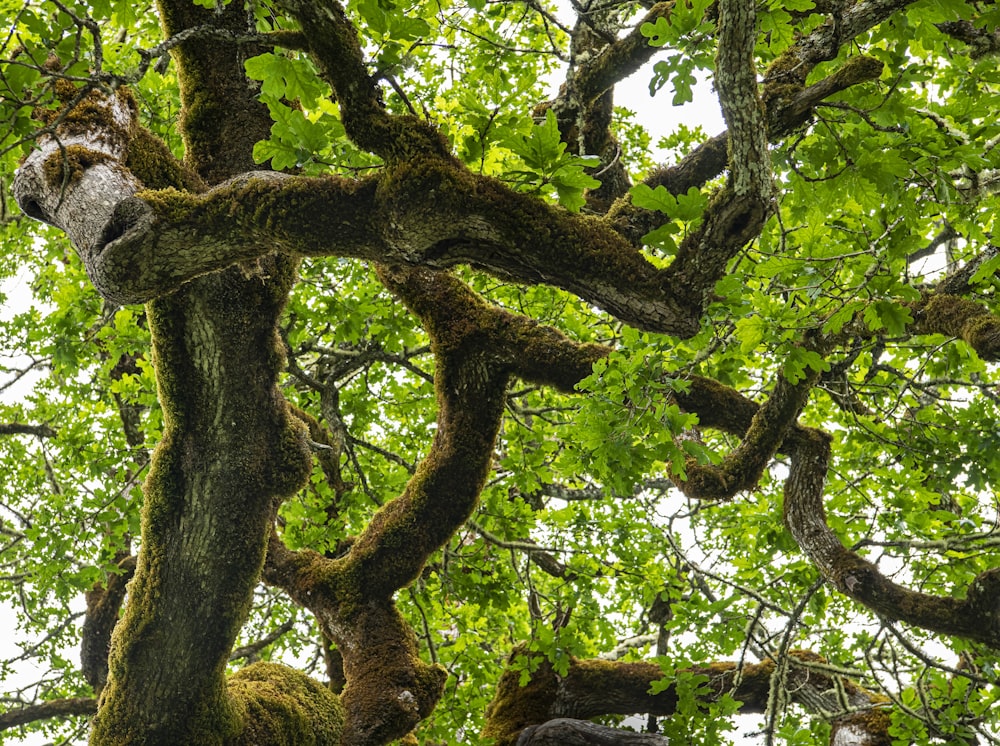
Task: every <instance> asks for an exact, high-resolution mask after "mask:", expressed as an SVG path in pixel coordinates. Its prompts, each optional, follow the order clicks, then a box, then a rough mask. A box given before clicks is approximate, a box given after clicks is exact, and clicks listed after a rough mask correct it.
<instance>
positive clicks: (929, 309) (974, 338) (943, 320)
mask: <svg viewBox="0 0 1000 746" xmlns="http://www.w3.org/2000/svg"><path fill="white" fill-rule="evenodd" d="M916 317H917V321H918V323H919V326H920V330H921V331H923V332H925V333H937V334H947V335H949V336H953V337H958V338H959V339H961V340H963V341H965V342H966V343H967V344H968V345H969V346H970V347H972V348H973V349H974V350H975V351H976V353H977V354H978V355H979V356H980V357H982V358H983V359H984V360H990V361H993V360H997V359H1000V319H998V318H997V317H996V316H994V315H993V314H991V313H990V312H989V311H988V310H987V309H985V308H984V307H983V306H981V305H980V304H978V303H976V302H975V301H971V300H966V299H965V298H960V297H958V296H956V295H933V296H931V297H930V298H929V299H928V300H927V301H926V302H925V303H924V305H923V307H922V308H920V307H918V308H917V315H916Z"/></svg>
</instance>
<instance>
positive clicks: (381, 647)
mask: <svg viewBox="0 0 1000 746" xmlns="http://www.w3.org/2000/svg"><path fill="white" fill-rule="evenodd" d="M378 272H379V277H380V278H381V280H382V281H383V283H384V284H385V285H386V286H387V287H388V288H389V289H390V290H391V291H392V292H393V293H394V294H395V295H397V296H398V297H399V298H400V299H402V300H403V301H404V303H406V305H407V306H408V307H409V309H410V310H411V311H412V312H413V313H414V314H415V315H416V316H417V317H418V318H420V320H421V322H422V324H423V325H424V328H425V329H426V330H427V333H428V335H429V336H430V338H431V349H432V351H433V353H434V355H435V359H436V372H435V389H436V393H437V406H438V421H437V430H436V432H435V435H434V439H433V442H432V444H431V447H430V450H429V452H428V454H427V456H426V457H425V458H424V459H423V460H422V461H421V463H420V465H419V466H418V467H417V470H416V472H415V473H414V475H413V477H412V478H411V479H410V482H409V483H408V484H407V486H406V488H405V490H404V491H403V494H402V495H400V496H399V497H397V498H396V499H394V500H392V501H390V502H388V503H387V504H386V505H385V506H384V507H383V508H382V509H381V510H379V511H378V512H377V513H376V514H375V516H374V517H373V518H372V520H371V521H370V522H369V524H368V526H367V527H366V528H365V530H364V532H362V534H361V535H360V536H359V537H358V538H357V539H356V540H355V541H354V542H353V543H352V545H351V548H350V551H349V552H348V553H347V554H346V555H345V556H343V557H341V558H338V559H336V560H330V559H327V558H325V557H322V556H321V555H318V554H316V553H313V552H306V551H302V552H291V551H289V550H288V549H287V548H286V547H285V546H284V545H283V544H282V543H281V541H280V539H279V538H278V537H277V536H273V537H272V540H271V545H270V548H269V553H268V561H267V565H266V568H265V578H266V579H267V581H268V582H270V583H273V584H275V585H278V586H280V587H282V588H284V589H285V590H286V591H287V592H288V593H289V594H290V595H291V596H292V597H293V598H294V599H295V600H296V601H298V602H299V603H301V604H303V605H304V606H306V607H307V608H309V609H311V610H312V611H313V613H314V614H315V615H316V617H317V618H318V619H319V620H320V622H321V624H322V625H323V627H324V632H325V633H326V634H327V635H328V636H329V637H330V639H332V640H333V641H334V642H335V643H336V644H337V647H338V649H339V650H340V651H341V654H342V656H343V662H344V673H345V676H346V679H347V685H346V687H345V689H344V694H343V702H344V705H345V707H346V709H347V728H346V735H345V737H344V743H345V744H380V743H387V742H388V741H391V740H393V739H394V738H399V737H401V736H403V735H405V734H406V733H407V732H409V731H410V730H411V729H412V728H413V727H414V726H415V725H416V723H417V722H418V721H419V719H420V718H422V717H424V716H426V715H427V714H428V713H429V712H430V711H431V710H432V709H433V707H434V704H435V703H436V702H437V699H438V697H439V696H440V694H441V688H442V686H443V684H444V678H445V674H444V672H443V670H441V669H440V668H439V667H436V666H427V665H425V664H423V663H422V662H421V661H420V659H419V657H418V655H417V646H416V639H415V637H414V635H413V632H412V630H411V629H410V628H409V627H408V626H407V624H406V623H405V621H404V620H403V619H402V617H401V616H400V615H399V612H398V611H397V610H396V608H395V605H394V604H393V602H392V595H393V594H394V593H395V591H397V590H398V589H400V588H402V587H404V586H406V585H407V584H409V583H410V582H412V581H413V580H414V579H415V578H416V577H417V575H418V574H419V573H420V571H421V570H422V569H423V567H424V564H425V563H426V561H427V559H428V558H429V557H430V555H431V554H432V553H433V552H435V551H437V549H438V548H440V547H441V546H442V545H443V544H444V543H445V542H447V541H448V539H449V538H450V537H451V536H452V535H453V534H454V532H455V531H457V530H458V529H459V528H460V527H461V526H462V525H463V524H464V523H465V521H466V520H468V518H469V516H470V515H471V514H472V511H473V510H474V509H475V506H476V504H477V502H478V499H479V493H480V491H481V489H482V487H483V485H484V483H485V480H486V477H487V474H488V471H489V468H490V465H491V462H492V458H493V446H494V439H495V437H496V432H497V430H498V428H499V424H500V418H501V416H502V414H503V410H504V405H505V401H506V389H507V382H508V379H509V378H510V377H511V376H512V375H518V376H522V377H524V378H528V379H530V380H533V381H536V382H539V383H543V384H545V385H552V386H556V387H559V388H562V389H570V388H571V387H572V385H573V383H575V382H576V381H577V380H579V379H580V378H581V377H583V376H585V375H586V374H587V373H588V372H589V370H590V368H591V365H592V364H593V362H594V361H595V360H597V359H599V358H600V357H603V356H604V355H606V354H607V352H608V350H607V348H604V347H601V346H599V345H579V344H575V343H573V342H571V341H570V340H568V339H566V338H565V337H564V336H563V335H562V334H560V333H559V332H557V331H555V330H553V329H550V328H547V327H543V326H540V325H539V324H537V323H536V322H535V321H533V320H531V319H528V318H525V317H521V316H516V315H514V314H510V313H508V312H506V311H504V310H502V309H500V308H497V307H494V306H490V305H488V304H487V303H485V302H484V301H482V300H481V299H480V298H479V297H478V296H477V295H475V294H474V293H473V292H472V291H471V290H470V289H469V288H468V287H467V286H466V285H464V284H463V283H461V282H459V281H458V280H457V279H456V278H454V277H452V276H450V275H448V274H445V273H441V272H435V271H432V270H428V269H424V268H414V267H401V266H396V267H387V266H380V267H379V268H378Z"/></svg>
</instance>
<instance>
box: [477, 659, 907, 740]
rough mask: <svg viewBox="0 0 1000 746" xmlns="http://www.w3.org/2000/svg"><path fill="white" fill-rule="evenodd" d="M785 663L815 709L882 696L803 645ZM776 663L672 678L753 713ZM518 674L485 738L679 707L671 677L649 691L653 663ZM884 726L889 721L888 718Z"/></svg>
mask: <svg viewBox="0 0 1000 746" xmlns="http://www.w3.org/2000/svg"><path fill="white" fill-rule="evenodd" d="M524 654H525V653H524V651H523V649H516V650H515V651H514V653H513V654H512V655H511V663H513V662H514V660H515V659H516V658H517V657H518V656H522V655H524ZM788 663H789V665H790V671H789V673H788V674H787V678H786V679H785V681H784V687H785V690H786V692H787V695H788V696H790V697H791V698H792V699H793V700H797V701H800V702H805V703H808V705H809V706H812V707H816V706H817V704H819V703H822V704H823V705H824V709H825V710H826V712H825V713H824V714H826V715H829V714H831V713H836V712H839V711H842V710H843V709H844V706H845V705H846V706H848V707H850V708H866V709H869V710H870V709H871V708H872V707H873V706H878V705H880V704H881V703H882V702H883V701H884V700H883V698H881V697H879V696H878V695H877V694H875V693H873V692H870V691H868V690H866V689H864V688H862V687H860V686H859V685H858V684H856V683H855V682H853V681H850V680H846V679H842V678H839V677H838V679H837V680H835V679H834V677H833V676H831V675H830V674H829V673H828V672H826V671H824V670H822V666H821V665H820V666H816V665H815V664H817V663H819V664H821V663H822V661H821V659H819V657H818V656H816V655H815V654H813V653H810V652H808V651H793V652H792V653H791V655H790V659H789V661H788ZM776 668H777V666H776V665H775V663H774V661H772V660H765V661H763V662H761V663H742V664H740V663H733V662H719V663H712V664H709V665H707V666H693V667H691V668H687V669H682V670H679V671H677V672H676V673H675V674H674V677H675V680H680V679H686V680H688V681H689V682H691V684H697V695H696V696H697V697H698V698H699V699H700V700H702V701H703V702H716V701H718V700H719V699H720V698H721V697H723V696H724V695H728V696H730V697H732V698H733V699H734V700H737V701H738V702H740V703H742V706H741V708H740V711H741V712H745V713H753V712H764V711H765V710H766V708H767V703H768V697H769V695H770V692H771V689H772V680H771V679H772V676H774V674H775V671H776ZM520 676H521V672H520V670H516V669H515V668H513V667H511V668H508V669H507V670H506V671H505V672H504V673H503V675H502V676H501V677H500V682H499V683H498V685H497V691H496V694H495V696H494V698H493V702H492V703H491V704H490V706H489V709H488V710H487V721H486V727H485V729H484V731H483V736H485V737H490V738H494V739H496V743H497V746H513V744H515V743H522V741H521V740H519V737H521V734H522V733H524V732H525V731H526V730H527V729H528V728H530V727H531V726H534V725H538V724H541V723H546V722H548V721H550V720H553V719H556V718H574V719H587V718H594V717H598V716H600V715H631V714H634V713H649V714H651V715H661V716H669V715H672V714H674V712H675V711H676V709H677V703H678V693H677V685H676V684H675V683H671V684H670V685H669V686H667V687H666V688H664V689H663V690H661V691H659V692H657V693H655V694H653V693H651V691H650V689H651V686H652V684H653V683H654V682H658V681H661V680H663V679H664V677H665V674H664V671H663V669H662V668H661V667H660V666H659V665H658V664H656V663H647V662H636V663H621V662H612V661H604V660H578V659H575V658H574V659H571V661H570V664H569V670H568V672H567V673H566V674H565V675H563V676H559V675H556V673H555V671H554V670H553V668H552V665H551V664H550V663H548V662H547V661H544V662H542V664H541V665H540V666H539V667H538V669H537V670H536V671H535V673H533V674H532V676H531V679H530V680H529V681H528V683H527V685H526V686H521V685H520V680H519V679H520ZM837 690H839V691H842V692H843V700H839V699H838V695H837V694H836V693H835V692H836V691H837ZM883 726H888V719H885V720H884V721H883ZM528 735H530V733H528V734H525V737H527V736H528ZM528 743H530V741H528Z"/></svg>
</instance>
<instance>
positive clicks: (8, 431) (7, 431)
mask: <svg viewBox="0 0 1000 746" xmlns="http://www.w3.org/2000/svg"><path fill="white" fill-rule="evenodd" d="M0 435H34V436H36V437H39V438H54V437H56V435H58V433H57V432H56V431H55V430H54V429H53V428H52V427H51V426H50V425H22V424H20V423H17V422H11V423H4V424H0Z"/></svg>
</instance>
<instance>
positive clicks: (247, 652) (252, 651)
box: [229, 619, 295, 661]
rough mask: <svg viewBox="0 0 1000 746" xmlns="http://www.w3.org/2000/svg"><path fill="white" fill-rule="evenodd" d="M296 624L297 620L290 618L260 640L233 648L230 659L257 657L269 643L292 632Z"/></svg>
mask: <svg viewBox="0 0 1000 746" xmlns="http://www.w3.org/2000/svg"><path fill="white" fill-rule="evenodd" d="M294 626H295V620H294V619H289V620H288V621H287V622H285V623H284V624H282V625H281V626H280V627H277V628H276V629H273V630H271V631H270V632H268V633H267V634H266V635H264V637H262V638H260V639H259V640H257V641H255V642H252V643H250V644H249V645H243V646H242V647H238V648H236V649H235V650H233V652H232V653H230V654H229V660H230V661H235V660H239V659H240V658H256V657H257V654H258V653H259V652H260V651H261V650H263V649H264V648H266V647H267V646H268V645H270V644H272V643H273V642H274V641H275V640H278V639H279V638H280V637H282V636H283V635H286V634H288V633H289V632H291V630H292V628H293V627H294Z"/></svg>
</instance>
